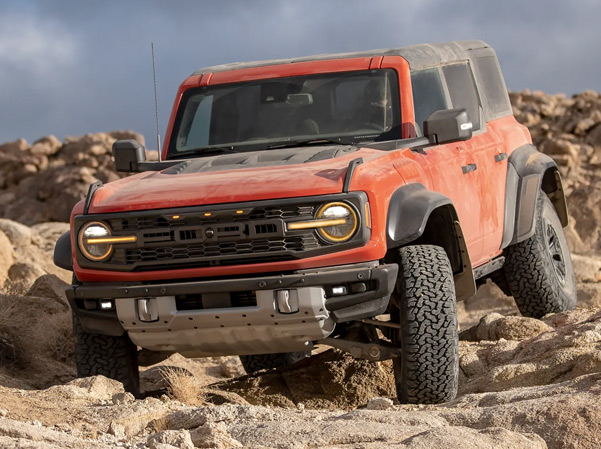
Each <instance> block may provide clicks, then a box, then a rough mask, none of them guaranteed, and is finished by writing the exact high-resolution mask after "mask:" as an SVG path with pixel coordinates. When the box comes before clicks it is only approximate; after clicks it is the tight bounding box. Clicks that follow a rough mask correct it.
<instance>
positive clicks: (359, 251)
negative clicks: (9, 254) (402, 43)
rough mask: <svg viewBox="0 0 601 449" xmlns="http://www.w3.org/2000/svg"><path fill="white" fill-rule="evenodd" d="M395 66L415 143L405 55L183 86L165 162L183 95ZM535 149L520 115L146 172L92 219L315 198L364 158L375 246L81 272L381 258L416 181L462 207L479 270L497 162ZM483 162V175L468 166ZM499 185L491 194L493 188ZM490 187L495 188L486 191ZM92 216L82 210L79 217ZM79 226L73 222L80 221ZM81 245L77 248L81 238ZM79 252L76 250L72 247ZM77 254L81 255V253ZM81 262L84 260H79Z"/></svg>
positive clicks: (230, 75) (94, 277) (495, 238)
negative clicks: (469, 130)
mask: <svg viewBox="0 0 601 449" xmlns="http://www.w3.org/2000/svg"><path fill="white" fill-rule="evenodd" d="M369 68H372V69H377V68H392V69H394V70H396V71H397V73H398V79H399V89H400V92H401V117H402V125H403V137H404V138H409V137H415V123H414V112H413V98H412V93H411V92H412V90H411V79H410V71H409V65H408V63H407V61H405V60H404V59H403V58H401V57H399V56H386V57H375V58H355V59H338V60H331V61H314V62H303V63H293V64H282V65H272V66H264V67H256V68H251V69H241V70H230V71H224V72H217V73H213V74H206V75H202V76H200V75H194V76H191V77H189V78H188V79H186V80H185V81H184V83H182V85H181V86H180V88H179V90H178V92H177V95H176V99H175V102H174V105H173V112H172V114H171V119H170V122H169V125H168V129H167V133H166V139H165V145H164V148H163V156H166V151H167V146H168V142H169V139H170V137H171V133H172V130H173V124H174V117H175V115H176V111H177V109H178V107H179V103H180V100H181V98H182V95H183V93H184V92H185V91H186V90H187V89H189V88H192V87H198V86H200V85H207V84H211V85H212V84H224V83H231V82H240V81H247V80H256V79H261V78H274V77H285V76H295V75H301V74H308V73H329V72H336V71H351V70H366V69H369ZM529 142H530V136H529V134H528V131H527V130H526V129H525V128H524V127H522V126H521V125H518V124H517V122H516V121H515V119H514V118H513V116H508V117H504V118H501V119H498V120H496V121H492V122H488V123H487V124H486V131H485V132H480V133H477V134H475V135H474V136H473V137H472V139H471V140H469V141H466V142H459V143H452V144H447V145H439V146H435V147H431V148H426V149H425V151H423V152H415V151H411V150H410V149H399V150H395V151H390V152H386V151H381V150H375V149H369V148H362V149H360V150H358V151H356V152H354V153H351V154H347V155H345V156H341V157H338V158H335V159H328V160H323V161H316V162H309V163H304V164H298V165H284V166H274V167H254V168H252V167H251V168H241V169H236V170H223V171H214V172H204V173H191V174H180V175H177V176H173V175H167V174H163V173H161V172H145V173H140V174H137V175H134V176H130V177H127V178H124V179H121V180H118V181H115V182H111V183H109V184H107V185H105V186H103V187H102V188H101V189H99V190H98V191H97V192H96V193H95V195H94V197H93V200H92V203H91V205H90V208H89V212H90V213H93V214H100V213H108V212H119V211H134V210H149V209H163V208H175V207H185V206H196V205H211V204H224V203H237V202H248V201H259V200H266V199H275V198H293V197H307V196H316V195H325V194H333V193H340V192H342V186H343V181H344V177H345V175H346V171H347V166H348V164H349V162H350V161H351V160H353V159H355V158H358V157H360V158H362V159H363V164H362V165H359V166H358V167H357V169H356V171H355V173H354V176H353V178H352V182H351V185H350V190H351V191H363V192H366V193H367V196H368V200H369V205H370V211H371V219H372V226H371V239H370V241H369V242H368V243H367V244H366V245H365V246H363V247H360V248H355V249H351V250H346V251H341V252H337V253H333V254H327V255H322V256H318V257H312V258H307V259H301V260H292V261H285V262H270V263H258V264H250V265H231V266H215V267H206V268H186V269H173V270H161V271H145V272H115V271H102V270H90V269H84V268H81V267H80V266H78V265H77V262H76V261H75V262H74V271H75V273H76V275H77V277H78V278H79V280H81V281H84V282H127V281H149V280H158V279H183V278H202V277H217V276H228V275H244V274H250V273H268V272H282V271H291V270H298V269H304V268H313V267H323V266H333V265H341V264H350V263H358V262H364V261H371V260H378V259H381V258H382V257H384V255H385V254H386V250H387V248H386V225H387V211H388V206H389V202H390V198H391V196H392V194H393V192H394V191H395V190H396V189H398V188H399V187H401V186H403V185H405V184H409V183H421V184H423V185H424V186H425V187H426V188H428V189H430V190H434V191H437V192H440V193H442V194H444V195H446V196H448V197H449V198H451V199H452V200H453V203H454V205H455V208H456V210H457V213H458V216H459V220H460V222H461V225H462V228H463V232H464V235H465V238H466V241H467V245H468V250H469V253H470V256H471V260H472V264H473V266H478V265H480V264H482V263H485V262H487V261H488V260H490V259H491V258H492V257H494V256H495V255H497V254H498V253H499V250H500V245H501V240H502V233H503V220H504V202H505V178H506V173H507V160H506V159H505V160H503V161H501V162H495V158H494V156H495V154H499V153H507V155H509V154H510V153H511V151H512V150H513V149H514V148H517V147H519V146H520V145H523V144H525V143H529ZM470 164H476V165H477V170H475V171H471V172H468V173H465V174H464V173H463V170H462V168H463V167H464V166H469V165H470ZM491 183H492V184H494V187H490V184H491ZM484 186H486V188H484ZM82 212H83V203H81V202H80V203H78V204H77V205H76V207H75V208H74V210H73V213H72V218H73V216H75V215H78V214H81V213H82ZM72 221H73V220H72ZM72 240H74V238H73V236H72ZM72 248H73V253H74V251H75V249H74V248H75V246H74V245H72ZM73 255H74V256H75V253H74V254H73ZM74 260H75V257H74Z"/></svg>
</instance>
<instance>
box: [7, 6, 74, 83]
mask: <svg viewBox="0 0 601 449" xmlns="http://www.w3.org/2000/svg"><path fill="white" fill-rule="evenodd" d="M77 56H78V47H77V44H76V42H75V39H74V37H73V36H71V35H70V34H69V33H68V32H67V30H65V29H64V28H63V27H61V26H60V24H59V23H58V22H56V21H54V20H43V19H41V18H39V17H37V16H32V15H25V14H23V13H8V14H3V15H1V16H0V76H3V77H6V76H7V75H8V73H7V72H14V71H18V72H21V73H30V74H31V76H32V77H34V76H39V75H40V73H44V74H45V75H51V74H52V73H54V72H55V69H57V68H59V67H64V66H68V65H73V64H75V63H76V61H77ZM34 74H35V75H34Z"/></svg>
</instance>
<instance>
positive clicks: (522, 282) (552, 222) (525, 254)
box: [504, 191, 576, 318]
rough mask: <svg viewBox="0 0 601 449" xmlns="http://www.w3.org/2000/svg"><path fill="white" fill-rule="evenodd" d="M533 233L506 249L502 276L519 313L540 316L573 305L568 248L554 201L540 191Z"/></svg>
mask: <svg viewBox="0 0 601 449" xmlns="http://www.w3.org/2000/svg"><path fill="white" fill-rule="evenodd" d="M535 220H536V228H535V232H534V235H533V236H532V237H530V238H529V239H527V240H524V241H523V242H519V243H516V244H515V245H512V246H510V247H509V248H507V251H506V255H505V265H504V270H505V276H506V278H507V281H508V283H509V288H510V290H511V293H512V294H513V297H514V298H515V303H516V305H517V306H518V309H519V310H520V312H521V314H522V315H524V316H527V317H532V318H542V317H543V316H545V315H546V314H548V313H557V312H565V311H566V310H570V309H572V308H574V306H575V305H576V279H575V278H574V268H573V266H572V259H571V257H570V250H569V248H568V243H567V241H566V238H565V235H564V233H563V228H562V226H561V222H560V220H559V217H558V216H557V212H556V211H555V208H554V207H553V204H552V203H551V201H550V200H549V198H547V195H545V194H544V192H542V191H541V192H540V193H539V198H538V200H537V207H536V217H535Z"/></svg>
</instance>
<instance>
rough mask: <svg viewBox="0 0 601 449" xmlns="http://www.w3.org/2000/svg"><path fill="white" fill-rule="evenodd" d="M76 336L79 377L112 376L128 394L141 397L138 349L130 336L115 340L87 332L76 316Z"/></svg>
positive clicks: (76, 360) (74, 324)
mask: <svg viewBox="0 0 601 449" xmlns="http://www.w3.org/2000/svg"><path fill="white" fill-rule="evenodd" d="M73 335H74V337H75V364H76V366H77V376H78V377H88V376H97V375H103V376H106V377H110V378H111V379H115V380H117V381H119V382H121V383H123V387H124V388H125V390H126V391H128V392H130V393H133V394H134V395H135V396H139V394H140V377H139V373H138V357H137V356H138V348H137V346H136V345H134V344H133V343H132V341H131V340H130V339H129V337H128V336H127V334H123V335H122V336H120V337H112V336H109V335H99V334H92V333H89V332H86V331H85V330H84V329H83V328H82V327H81V323H80V322H79V319H78V318H77V316H75V314H73Z"/></svg>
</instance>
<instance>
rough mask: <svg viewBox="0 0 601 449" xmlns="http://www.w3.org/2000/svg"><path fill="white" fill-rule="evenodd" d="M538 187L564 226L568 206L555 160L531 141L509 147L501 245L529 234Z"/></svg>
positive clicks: (532, 232) (531, 231) (567, 218)
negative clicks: (515, 146)
mask: <svg viewBox="0 0 601 449" xmlns="http://www.w3.org/2000/svg"><path fill="white" fill-rule="evenodd" d="M541 191H542V192H544V193H545V194H546V195H547V196H548V197H549V199H550V200H551V203H552V204H553V207H554V208H555V211H556V212H557V215H558V216H559V220H560V222H561V225H562V226H563V227H566V226H567V225H568V222H569V217H568V207H567V203H566V198H565V193H564V190H563V184H562V181H561V175H560V174H559V169H558V168H557V164H556V163H555V161H554V160H553V159H551V158H550V157H549V156H547V155H546V154H543V153H541V152H539V151H538V150H537V149H536V148H535V147H534V145H531V144H527V145H523V146H521V147H519V148H517V149H515V150H514V151H513V153H512V154H511V156H510V157H509V161H508V164H507V182H506V187H505V221H504V226H503V239H502V242H501V248H502V249H503V248H506V247H507V246H509V245H512V244H515V243H518V242H521V241H524V240H526V239H528V238H530V237H532V235H533V234H534V230H535V225H536V222H535V216H536V214H535V212H536V204H537V200H538V195H539V192H541Z"/></svg>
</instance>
